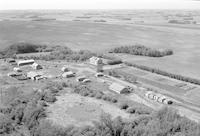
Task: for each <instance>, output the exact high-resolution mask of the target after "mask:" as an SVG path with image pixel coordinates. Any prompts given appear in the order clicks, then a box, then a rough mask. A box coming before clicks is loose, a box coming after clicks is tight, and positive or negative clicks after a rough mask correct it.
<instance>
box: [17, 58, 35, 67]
mask: <svg viewBox="0 0 200 136" xmlns="http://www.w3.org/2000/svg"><path fill="white" fill-rule="evenodd" d="M34 62H35V61H34V60H32V59H31V60H21V61H18V62H17V65H18V66H24V65H31V64H33V63H34Z"/></svg>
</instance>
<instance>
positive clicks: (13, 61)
mask: <svg viewBox="0 0 200 136" xmlns="http://www.w3.org/2000/svg"><path fill="white" fill-rule="evenodd" d="M6 61H7V62H8V63H15V62H16V61H15V59H13V58H8V59H7V60H6Z"/></svg>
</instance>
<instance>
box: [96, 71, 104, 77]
mask: <svg viewBox="0 0 200 136" xmlns="http://www.w3.org/2000/svg"><path fill="white" fill-rule="evenodd" d="M95 76H96V77H103V76H104V74H103V73H101V72H99V73H96V74H95Z"/></svg>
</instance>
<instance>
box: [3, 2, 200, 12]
mask: <svg viewBox="0 0 200 136" xmlns="http://www.w3.org/2000/svg"><path fill="white" fill-rule="evenodd" d="M24 9H69V10H70V9H200V0H0V10H24Z"/></svg>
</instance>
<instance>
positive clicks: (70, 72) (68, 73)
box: [62, 71, 75, 78]
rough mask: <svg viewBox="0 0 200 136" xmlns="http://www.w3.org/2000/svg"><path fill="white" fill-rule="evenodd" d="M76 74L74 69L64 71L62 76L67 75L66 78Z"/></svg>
mask: <svg viewBox="0 0 200 136" xmlns="http://www.w3.org/2000/svg"><path fill="white" fill-rule="evenodd" d="M74 76H75V74H74V73H73V72H72V71H68V72H64V73H63V74H62V77H66V78H69V77H74Z"/></svg>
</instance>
